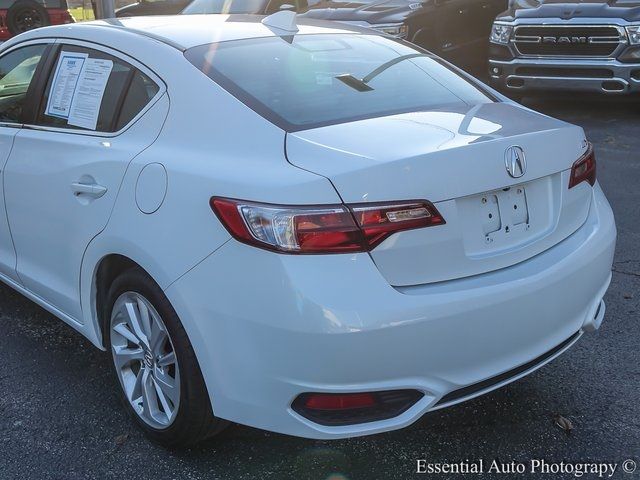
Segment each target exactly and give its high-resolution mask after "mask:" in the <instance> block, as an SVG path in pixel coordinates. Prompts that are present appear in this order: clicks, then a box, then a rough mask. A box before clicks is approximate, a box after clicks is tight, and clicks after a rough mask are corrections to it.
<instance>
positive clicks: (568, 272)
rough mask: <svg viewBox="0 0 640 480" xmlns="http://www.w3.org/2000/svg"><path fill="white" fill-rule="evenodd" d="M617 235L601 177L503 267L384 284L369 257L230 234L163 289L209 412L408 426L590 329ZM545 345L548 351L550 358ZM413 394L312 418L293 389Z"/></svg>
mask: <svg viewBox="0 0 640 480" xmlns="http://www.w3.org/2000/svg"><path fill="white" fill-rule="evenodd" d="M615 239H616V230H615V224H614V220H613V213H612V212H611V209H610V207H609V204H608V203H607V200H606V199H605V197H604V195H603V193H602V191H601V190H600V187H599V186H596V188H595V189H594V191H593V201H592V205H591V209H590V213H589V217H588V220H587V222H586V223H585V224H584V225H583V226H582V227H581V228H580V229H579V230H578V231H576V232H575V233H574V234H573V235H571V236H570V237H569V238H567V239H565V240H564V241H563V242H561V243H560V244H558V245H556V246H555V247H553V248H551V249H549V250H547V251H546V252H544V253H542V254H539V255H537V256H536V257H534V258H532V259H530V260H528V261H525V262H522V263H520V264H518V265H515V266H513V267H509V268H505V269H502V270H498V271H495V272H492V273H489V274H484V275H478V276H475V277H470V278H466V279H461V280H454V281H448V282H441V283H437V284H430V285H419V286H412V287H402V288H394V287H391V286H390V285H389V284H388V283H387V282H386V281H385V280H384V278H383V277H382V276H381V275H380V273H379V272H378V270H377V269H376V267H375V265H374V264H373V262H372V261H371V259H370V257H369V256H368V255H366V254H356V255H330V256H287V255H277V254H273V253H270V252H266V251H262V250H258V249H255V248H251V247H248V246H245V245H241V244H239V243H237V242H234V241H230V242H228V243H227V244H226V245H225V246H224V247H222V248H221V249H219V250H218V251H217V252H216V253H214V254H213V255H212V256H210V257H209V258H208V259H206V260H205V261H203V262H202V263H201V264H200V265H198V266H197V267H195V268H194V269H193V270H191V271H190V272H189V273H187V274H186V275H185V276H183V277H182V278H180V279H179V280H178V281H176V282H175V283H174V284H172V285H171V286H170V287H169V288H168V289H167V291H166V293H167V295H168V297H169V299H170V300H171V302H172V304H173V305H174V307H175V308H176V311H177V312H178V314H179V315H180V317H181V319H182V321H183V323H184V325H185V328H186V330H187V332H188V334H189V337H190V339H191V341H192V343H193V345H194V349H195V351H196V354H197V356H198V359H199V362H200V366H201V369H202V372H203V375H204V378H205V381H206V384H207V387H208V389H209V394H210V395H211V398H212V405H213V409H214V412H215V413H216V415H218V416H220V417H222V418H226V419H229V420H232V421H235V422H238V423H242V424H246V425H251V426H254V427H258V428H264V429H267V430H272V431H277V432H282V433H286V434H291V435H298V436H302V437H310V438H343V437H350V436H357V435H366V434H372V433H377V432H382V431H387V430H393V429H397V428H401V427H403V426H406V425H409V424H411V423H412V422H414V421H415V420H417V419H418V418H420V416H422V415H423V414H424V413H425V412H427V411H429V410H434V409H437V408H442V407H445V406H448V405H452V404H454V403H457V402H460V401H463V400H466V399H468V398H472V397H474V396H477V395H480V394H482V393H484V392H487V391H489V390H492V389H494V388H497V387H499V386H501V385H504V384H506V383H509V382H510V381H513V380H515V379H517V378H520V377H521V376H524V375H526V374H528V373H530V372H531V371H533V370H535V369H536V368H538V367H540V366H541V365H543V364H545V363H547V362H548V361H550V360H552V359H553V358H555V357H556V356H558V355H560V354H561V353H562V352H563V351H565V350H566V349H568V348H569V347H570V346H571V345H572V344H573V343H574V342H575V341H576V340H577V339H578V337H579V336H580V335H581V334H582V333H583V332H584V331H587V330H593V329H595V328H597V327H598V326H599V323H600V322H601V320H602V316H603V314H604V309H603V304H602V297H603V295H604V293H605V291H606V289H607V287H608V285H609V282H610V279H611V264H612V261H613V252H614V248H615ZM549 352H551V353H549ZM396 389H415V390H419V391H420V392H423V393H424V396H423V397H422V398H421V400H420V401H418V402H417V403H416V404H414V405H413V406H412V407H411V408H409V409H408V410H406V411H404V413H402V414H401V415H399V416H397V417H394V418H391V419H387V420H382V421H376V422H371V423H363V424H357V425H347V426H333V427H332V426H322V425H318V424H315V423H313V422H311V421H310V420H308V419H306V418H303V417H302V416H300V415H298V414H297V413H295V412H294V411H293V410H292V409H291V403H292V402H293V400H294V399H295V398H296V397H297V396H298V395H299V394H301V393H304V392H332V393H337V392H363V391H381V390H396Z"/></svg>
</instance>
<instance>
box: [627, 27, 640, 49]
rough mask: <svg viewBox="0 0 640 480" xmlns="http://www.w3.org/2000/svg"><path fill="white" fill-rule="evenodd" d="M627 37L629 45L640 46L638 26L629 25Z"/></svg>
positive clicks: (639, 28) (639, 29)
mask: <svg viewBox="0 0 640 480" xmlns="http://www.w3.org/2000/svg"><path fill="white" fill-rule="evenodd" d="M627 35H628V36H629V43H630V44H631V45H640V25H631V26H630V27H627Z"/></svg>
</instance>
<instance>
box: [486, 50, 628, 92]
mask: <svg viewBox="0 0 640 480" xmlns="http://www.w3.org/2000/svg"><path fill="white" fill-rule="evenodd" d="M496 68H497V69H499V72H500V73H499V74H496V73H495V72H494V69H496ZM489 80H490V83H491V85H492V86H493V87H495V88H497V89H499V90H502V91H506V92H513V93H518V92H527V91H535V90H538V91H540V90H547V91H579V92H592V93H606V94H611V95H620V94H627V93H633V92H639V91H640V64H629V63H621V62H618V61H617V60H614V59H611V60H580V59H578V58H575V59H570V60H567V59H557V60H554V59H542V58H516V59H514V60H507V61H503V60H495V59H490V60H489Z"/></svg>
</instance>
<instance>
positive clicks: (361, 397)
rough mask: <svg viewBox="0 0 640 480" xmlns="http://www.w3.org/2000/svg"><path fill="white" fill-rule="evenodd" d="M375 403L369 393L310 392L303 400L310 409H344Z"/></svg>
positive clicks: (363, 406)
mask: <svg viewBox="0 0 640 480" xmlns="http://www.w3.org/2000/svg"><path fill="white" fill-rule="evenodd" d="M375 404H376V399H375V398H374V397H373V395H372V394H370V393H347V394H332V393H312V394H309V395H308V396H307V398H306V399H305V401H304V406H305V408H308V409H311V410H344V409H348V408H365V407H371V406H373V405H375Z"/></svg>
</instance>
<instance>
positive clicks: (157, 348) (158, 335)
mask: <svg viewBox="0 0 640 480" xmlns="http://www.w3.org/2000/svg"><path fill="white" fill-rule="evenodd" d="M166 338H167V332H165V331H164V330H163V329H162V327H161V326H160V325H159V324H158V322H157V321H156V320H155V319H152V320H151V337H150V338H149V347H150V348H151V351H152V352H153V354H154V355H156V356H158V355H160V354H161V353H162V345H163V344H164V340H165V339H166Z"/></svg>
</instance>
